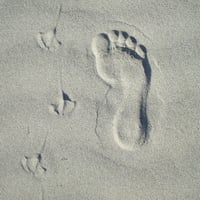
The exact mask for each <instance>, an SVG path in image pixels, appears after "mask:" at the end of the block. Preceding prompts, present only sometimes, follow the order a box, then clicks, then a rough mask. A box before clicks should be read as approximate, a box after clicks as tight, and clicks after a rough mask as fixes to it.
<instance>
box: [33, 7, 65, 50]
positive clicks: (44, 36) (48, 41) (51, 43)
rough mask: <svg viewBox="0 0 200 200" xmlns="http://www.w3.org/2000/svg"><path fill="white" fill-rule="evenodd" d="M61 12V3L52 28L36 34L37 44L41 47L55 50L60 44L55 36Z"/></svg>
mask: <svg viewBox="0 0 200 200" xmlns="http://www.w3.org/2000/svg"><path fill="white" fill-rule="evenodd" d="M60 14H61V5H60V7H59V12H58V16H57V20H56V24H55V26H54V28H53V29H50V30H48V31H46V32H39V33H38V34H37V35H36V41H37V44H38V45H39V47H40V48H41V49H44V50H49V51H52V52H53V51H56V50H57V49H58V48H59V47H60V45H61V44H62V43H61V42H60V41H59V40H58V39H57V37H56V32H57V26H58V21H59V19H60Z"/></svg>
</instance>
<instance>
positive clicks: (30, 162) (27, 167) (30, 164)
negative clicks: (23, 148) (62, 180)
mask: <svg viewBox="0 0 200 200" xmlns="http://www.w3.org/2000/svg"><path fill="white" fill-rule="evenodd" d="M46 139H47V136H46V138H45V140H44V142H43V145H42V148H41V150H40V152H39V153H35V154H33V155H31V156H23V158H22V159H21V167H22V168H23V170H24V171H25V172H27V173H29V174H33V175H34V176H35V177H37V178H39V177H41V176H42V175H43V174H44V173H45V172H46V171H47V169H46V168H45V167H44V166H43V165H42V153H43V151H44V148H45V144H46Z"/></svg>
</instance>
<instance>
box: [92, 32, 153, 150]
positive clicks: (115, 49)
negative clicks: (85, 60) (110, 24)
mask: <svg viewBox="0 0 200 200" xmlns="http://www.w3.org/2000/svg"><path fill="white" fill-rule="evenodd" d="M92 51H93V54H94V55H95V59H96V69H97V73H98V75H99V76H100V78H101V79H102V80H103V81H104V82H105V83H106V84H107V85H109V86H110V87H111V90H112V88H113V89H115V88H116V89H121V90H122V91H123V100H122V101H121V103H120V105H118V109H117V110H116V112H115V114H114V116H113V121H112V122H111V123H112V133H113V138H114V141H115V142H116V144H117V145H119V146H120V147H121V148H122V149H125V150H129V151H131V150H133V149H134V148H135V146H136V145H137V144H144V143H146V142H147V140H148V137H149V132H150V122H149V119H148V115H147V97H148V92H149V89H150V82H151V66H150V64H149V62H148V57H147V50H146V48H145V47H144V46H143V45H139V44H137V40H136V39H135V38H134V37H133V36H129V34H128V33H126V32H124V31H117V30H112V31H110V32H108V33H101V34H98V35H97V36H96V37H94V38H93V41H92ZM116 98H117V97H116Z"/></svg>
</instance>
